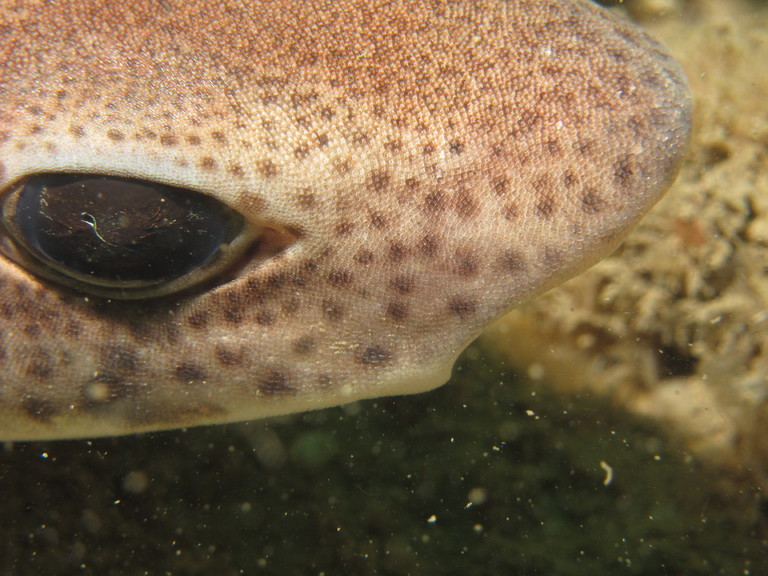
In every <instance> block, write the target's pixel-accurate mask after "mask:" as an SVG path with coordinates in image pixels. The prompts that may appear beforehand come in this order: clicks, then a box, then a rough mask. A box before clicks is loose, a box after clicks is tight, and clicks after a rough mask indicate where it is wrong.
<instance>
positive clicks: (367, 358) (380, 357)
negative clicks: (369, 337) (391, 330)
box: [359, 346, 392, 367]
mask: <svg viewBox="0 0 768 576" xmlns="http://www.w3.org/2000/svg"><path fill="white" fill-rule="evenodd" d="M391 360H392V353H391V352H388V351H387V350H385V349H384V348H382V347H381V346H369V347H368V348H366V349H365V350H363V352H362V354H360V356H359V361H360V363H361V364H363V365H365V366H371V367H376V366H381V365H383V364H386V363H388V362H390V361H391Z"/></svg>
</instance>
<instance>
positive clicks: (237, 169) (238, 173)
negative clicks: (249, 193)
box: [227, 164, 245, 178]
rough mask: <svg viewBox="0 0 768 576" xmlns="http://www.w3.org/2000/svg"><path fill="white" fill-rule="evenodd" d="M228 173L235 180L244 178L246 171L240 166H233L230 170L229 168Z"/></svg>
mask: <svg viewBox="0 0 768 576" xmlns="http://www.w3.org/2000/svg"><path fill="white" fill-rule="evenodd" d="M227 171H228V172H229V173H230V174H232V176H234V177H235V178H243V177H244V176H245V171H244V170H243V167H242V166H240V164H231V165H230V166H229V168H227Z"/></svg>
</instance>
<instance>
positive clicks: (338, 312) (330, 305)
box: [322, 300, 346, 322]
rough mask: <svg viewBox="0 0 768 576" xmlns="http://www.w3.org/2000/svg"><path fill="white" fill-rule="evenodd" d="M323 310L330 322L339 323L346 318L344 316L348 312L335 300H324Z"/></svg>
mask: <svg viewBox="0 0 768 576" xmlns="http://www.w3.org/2000/svg"><path fill="white" fill-rule="evenodd" d="M322 308H323V315H324V316H325V317H326V318H328V319H329V320H333V321H334V322H338V321H339V320H341V319H342V318H344V314H345V312H346V310H345V308H344V306H342V305H341V304H339V303H338V302H334V301H333V300H323V303H322Z"/></svg>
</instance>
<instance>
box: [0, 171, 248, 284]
mask: <svg viewBox="0 0 768 576" xmlns="http://www.w3.org/2000/svg"><path fill="white" fill-rule="evenodd" d="M2 220H3V224H4V228H5V235H4V236H5V237H3V238H2V241H1V242H0V250H2V251H3V252H4V253H5V255H6V256H8V257H10V258H11V259H13V260H15V261H17V262H18V263H20V264H23V265H24V266H26V267H27V268H29V269H31V270H32V271H33V272H36V273H38V274H40V275H42V276H45V277H46V278H49V279H53V280H56V281H58V282H61V283H62V284H67V285H70V286H74V287H76V288H78V289H80V290H83V291H85V292H91V293H93V294H97V295H103V296H110V297H116V298H146V297H153V296H160V295H164V294H169V293H172V292H176V291H178V290H182V289H185V288H187V287H189V286H191V285H194V284H197V283H199V282H201V281H204V280H207V279H209V278H210V277H211V276H212V275H213V274H216V273H218V272H221V271H222V270H224V269H226V268H227V267H228V266H230V265H231V264H232V263H233V262H234V261H236V260H237V259H238V258H239V257H240V256H242V254H243V252H244V251H245V250H246V249H247V248H248V246H249V245H250V244H251V243H252V242H253V240H254V239H255V238H256V237H257V236H258V234H259V230H257V229H256V227H254V226H253V225H251V224H248V223H247V222H246V220H245V219H244V218H243V217H242V216H241V215H240V214H238V213H237V212H235V211H234V210H232V209H230V208H229V207H227V206H225V205H224V204H222V203H221V202H219V201H217V200H215V199H214V198H211V197H210V196H206V195H204V194H200V193H198V192H193V191H191V190H186V189H183V188H175V187H172V186H166V185H164V184H158V183H154V182H145V181H142V180H133V179H129V178H115V177H106V176H98V175H89V174H39V175H34V176H32V177H29V178H27V179H26V180H24V181H22V182H21V183H20V184H19V185H17V186H16V187H15V188H14V189H13V190H12V191H11V193H10V194H8V195H7V196H6V197H5V198H4V199H3V200H2Z"/></svg>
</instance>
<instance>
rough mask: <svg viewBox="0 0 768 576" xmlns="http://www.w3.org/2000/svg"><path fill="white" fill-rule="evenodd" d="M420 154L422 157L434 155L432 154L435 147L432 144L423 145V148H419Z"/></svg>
mask: <svg viewBox="0 0 768 576" xmlns="http://www.w3.org/2000/svg"><path fill="white" fill-rule="evenodd" d="M421 153H422V154H423V155H424V156H431V155H432V154H434V153H435V145H434V144H425V145H424V146H423V147H422V148H421Z"/></svg>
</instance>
